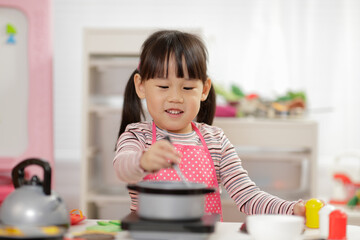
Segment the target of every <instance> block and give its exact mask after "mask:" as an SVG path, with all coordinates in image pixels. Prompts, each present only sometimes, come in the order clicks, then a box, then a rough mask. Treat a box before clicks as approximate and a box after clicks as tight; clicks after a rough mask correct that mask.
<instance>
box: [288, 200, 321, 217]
mask: <svg viewBox="0 0 360 240" xmlns="http://www.w3.org/2000/svg"><path fill="white" fill-rule="evenodd" d="M320 201H321V202H322V203H323V205H324V206H325V202H324V201H323V200H320ZM305 204H306V202H304V201H303V200H300V201H298V202H297V203H296V204H295V206H294V210H293V211H294V215H297V216H301V217H304V218H305V217H306V215H305V213H306V208H305Z"/></svg>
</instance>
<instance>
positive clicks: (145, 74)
mask: <svg viewBox="0 0 360 240" xmlns="http://www.w3.org/2000/svg"><path fill="white" fill-rule="evenodd" d="M143 47H144V48H143V49H144V50H145V49H146V51H143V53H142V55H141V57H140V59H141V60H140V61H141V67H140V75H141V76H142V79H143V80H147V79H151V78H167V77H168V66H169V61H170V59H171V58H173V59H174V60H175V64H176V69H175V71H176V76H177V77H179V78H183V77H184V76H185V75H188V76H189V78H190V79H201V80H202V81H206V79H207V73H206V71H207V69H206V61H207V52H206V51H205V50H204V49H205V47H204V45H203V43H202V42H201V41H200V39H198V38H194V37H192V38H188V36H183V34H179V33H178V32H172V33H169V34H163V35H161V36H159V37H158V39H156V41H153V42H148V43H146V42H145V43H144V46H143ZM185 70H187V74H185Z"/></svg>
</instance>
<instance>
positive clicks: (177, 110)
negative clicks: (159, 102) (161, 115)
mask: <svg viewBox="0 0 360 240" xmlns="http://www.w3.org/2000/svg"><path fill="white" fill-rule="evenodd" d="M165 112H166V113H169V114H171V115H179V114H182V113H184V111H182V110H179V109H167V110H165Z"/></svg>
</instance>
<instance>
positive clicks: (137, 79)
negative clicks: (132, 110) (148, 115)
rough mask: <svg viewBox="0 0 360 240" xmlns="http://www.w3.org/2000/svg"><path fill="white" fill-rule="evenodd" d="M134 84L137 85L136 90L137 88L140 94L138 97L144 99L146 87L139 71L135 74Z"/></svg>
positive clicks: (137, 92)
mask: <svg viewBox="0 0 360 240" xmlns="http://www.w3.org/2000/svg"><path fill="white" fill-rule="evenodd" d="M134 85H135V90H136V94H137V95H138V97H139V98H140V99H144V98H145V88H144V84H143V82H141V76H140V74H138V73H136V74H135V75H134Z"/></svg>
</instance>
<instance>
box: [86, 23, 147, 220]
mask: <svg viewBox="0 0 360 240" xmlns="http://www.w3.org/2000/svg"><path fill="white" fill-rule="evenodd" d="M151 32H152V30H151V29H85V30H84V33H83V42H84V49H83V62H84V65H83V67H84V71H83V72H84V78H83V104H84V105H83V129H82V130H83V131H82V132H83V133H82V166H81V170H82V171H81V175H82V176H81V196H80V201H81V209H82V210H83V211H84V214H85V215H86V216H87V217H88V218H106V217H110V216H107V215H106V213H104V208H112V209H113V210H112V212H113V213H115V214H116V216H117V217H121V216H122V215H125V214H127V213H128V212H129V207H130V197H129V195H128V193H127V189H126V186H125V184H123V183H121V182H120V181H119V180H117V179H116V176H115V172H114V170H113V169H112V160H113V157H114V149H115V143H116V138H117V133H118V130H119V126H120V120H121V112H122V104H123V94H124V89H125V86H126V83H127V81H128V78H129V77H130V74H131V73H132V72H133V71H134V70H135V68H136V67H137V65H138V63H139V51H140V48H141V44H142V43H143V42H144V40H145V39H146V38H147V36H148V35H149V34H150V33H151ZM114 205H116V206H115V207H113V206H114Z"/></svg>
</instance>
